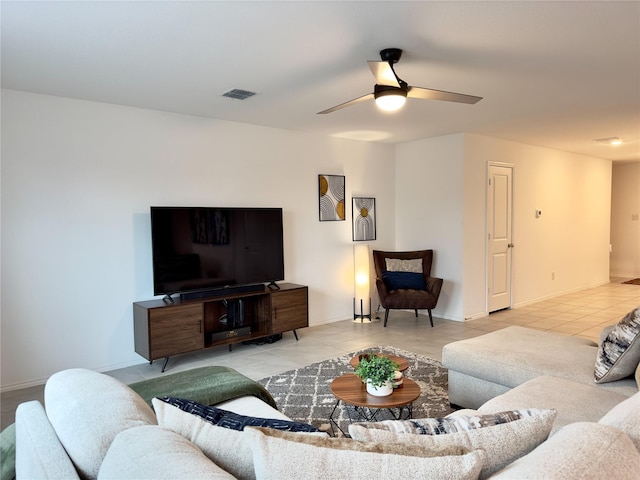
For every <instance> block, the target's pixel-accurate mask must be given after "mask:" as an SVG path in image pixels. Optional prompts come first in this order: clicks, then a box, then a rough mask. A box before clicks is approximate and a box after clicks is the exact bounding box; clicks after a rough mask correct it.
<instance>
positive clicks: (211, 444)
mask: <svg viewBox="0 0 640 480" xmlns="http://www.w3.org/2000/svg"><path fill="white" fill-rule="evenodd" d="M152 403H153V408H154V409H155V411H156V415H157V417H158V424H159V425H160V426H161V427H163V428H167V429H169V430H172V431H174V432H176V433H178V434H180V435H182V436H183V437H185V438H186V439H187V440H189V441H191V442H193V443H194V444H195V445H196V446H197V447H198V448H200V449H201V450H202V452H203V453H204V454H205V455H206V456H207V457H208V458H209V459H210V460H212V461H213V462H215V463H216V464H217V465H218V466H219V467H221V468H223V469H224V470H226V471H227V472H229V473H231V474H232V475H233V476H235V477H237V478H244V479H253V478H255V474H254V470H253V455H252V453H251V449H250V447H249V444H248V443H247V435H246V434H245V432H244V431H239V430H232V429H229V428H224V427H220V426H217V425H214V424H212V423H210V422H208V421H206V420H205V419H204V418H202V417H200V416H198V415H193V414H191V413H188V412H185V411H183V410H181V409H180V408H178V407H177V406H174V405H171V404H170V403H166V402H164V401H162V400H160V399H158V398H154V399H153V400H152ZM276 413H278V412H276ZM279 421H282V420H279ZM322 435H325V436H326V434H325V433H322Z"/></svg>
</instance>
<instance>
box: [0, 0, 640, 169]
mask: <svg viewBox="0 0 640 480" xmlns="http://www.w3.org/2000/svg"><path fill="white" fill-rule="evenodd" d="M0 14H1V21H2V51H1V54H2V87H3V88H9V89H15V90H24V91H29V92H37V93H43V94H49V95H59V96H64V97H72V98H79V99H86V100H95V101H99V102H107V103H113V104H119V105H129V106H134V107H141V108H150V109H156V110H163V111H168V112H178V113H185V114H191V115H199V116H203V117H211V118H217V119H223V120H230V121H236V122H243V123H249V124H255V125H263V126H269V127H276V128H284V129H291V130H299V131H303V132H311V133H316V134H323V135H335V136H340V137H345V138H354V139H361V140H370V141H380V142H389V143H399V142H406V141H411V140H416V139H421V138H428V137H434V136H439V135H445V134H451V133H459V132H469V133H477V134H481V135H488V136H492V137H496V138H503V139H507V140H512V141H516V142H522V143H528V144H533V145H541V146H546V147H550V148H554V149H559V150H564V151H569V152H576V153H580V154H585V155H590V156H595V157H600V158H607V159H611V160H640V2H638V1H623V2H615V1H603V2H593V1H588V2H587V1H566V2H550V1H536V2H517V1H472V2H458V1H441V2H438V1H430V2H426V1H425V2H416V1H412V2H402V1H389V2H380V1H354V2H344V1H341V2H337V1H319V2H306V1H296V2H292V1H289V2H273V1H257V2H245V1H232V2H218V1H209V2H207V1H200V2H180V1H171V2H128V1H119V2H116V1H113V2H91V1H84V2H67V1H63V2H58V1H48V2H24V1H23V2H11V1H4V0H3V1H2V3H1V12H0ZM387 47H398V48H402V49H403V50H404V54H403V57H402V60H401V61H400V63H399V64H397V65H396V71H397V73H398V75H399V76H400V77H401V78H402V79H404V80H406V81H407V82H408V83H409V85H414V86H421V87H428V88H435V89H440V90H448V91H453V92H460V93H466V94H470V95H477V96H481V97H484V99H483V100H481V101H480V102H479V103H477V104H476V105H466V104H458V103H449V102H440V101H431V100H417V99H409V100H408V102H407V105H406V106H405V108H404V109H403V110H402V111H400V112H397V113H395V114H383V113H381V112H380V111H378V110H377V109H376V107H375V105H374V102H373V101H368V102H364V103H360V104H358V105H356V106H352V107H350V108H347V109H343V110H339V111H336V112H334V113H331V114H328V115H317V114H316V112H319V111H321V110H324V109H326V108H328V107H331V106H333V105H336V104H338V103H342V102H344V101H346V100H350V99H352V98H354V97H358V96H360V95H364V94H366V93H369V92H371V91H373V84H374V81H373V77H372V75H371V72H370V70H369V68H368V66H367V64H366V61H367V60H379V55H378V52H379V50H381V49H383V48H387ZM232 88H241V89H247V90H252V91H255V92H258V95H256V96H254V97H251V98H249V99H247V100H233V99H229V98H225V97H222V96H220V95H221V94H222V93H223V92H225V91H227V90H230V89H232ZM613 136H619V137H621V138H622V140H623V141H624V144H623V145H621V146H618V147H611V146H609V145H602V144H599V143H597V142H595V141H594V139H596V138H602V137H613Z"/></svg>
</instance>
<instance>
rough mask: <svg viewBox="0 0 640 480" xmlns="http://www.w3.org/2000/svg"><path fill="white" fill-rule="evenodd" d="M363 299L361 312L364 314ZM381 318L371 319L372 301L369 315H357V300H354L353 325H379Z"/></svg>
mask: <svg viewBox="0 0 640 480" xmlns="http://www.w3.org/2000/svg"><path fill="white" fill-rule="evenodd" d="M363 311H364V309H363V306H362V299H360V312H363ZM379 321H380V319H379V318H371V299H369V313H368V314H364V313H359V314H358V313H356V299H355V298H354V299H353V323H377V322H379Z"/></svg>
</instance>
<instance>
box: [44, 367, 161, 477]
mask: <svg viewBox="0 0 640 480" xmlns="http://www.w3.org/2000/svg"><path fill="white" fill-rule="evenodd" d="M44 403H45V409H46V411H47V416H48V417H49V421H50V422H51V425H53V428H55V430H56V434H57V435H58V438H59V439H60V443H62V445H63V446H64V448H65V450H66V451H67V453H68V454H69V458H71V461H72V462H73V464H74V465H75V467H76V470H78V473H79V474H80V476H81V477H83V478H91V479H92V478H96V477H97V476H98V470H99V469H100V465H101V464H102V460H103V459H104V456H105V455H106V454H107V450H108V449H109V446H110V445H111V442H112V441H113V439H114V438H115V436H116V435H117V434H118V433H120V432H121V431H123V430H127V429H129V428H133V427H137V426H140V425H155V424H156V423H157V422H156V417H155V415H154V414H153V410H151V407H149V405H147V404H146V402H145V401H144V400H143V399H142V397H140V396H139V395H138V394H137V393H136V392H134V391H133V390H131V389H130V388H129V387H128V386H127V385H125V384H124V383H122V382H120V381H119V380H116V379H115V378H113V377H110V376H108V375H104V374H102V373H98V372H94V371H92V370H85V369H82V368H74V369H70V370H63V371H61V372H58V373H55V374H54V375H52V376H51V377H50V378H49V380H48V381H47V384H46V385H45V388H44Z"/></svg>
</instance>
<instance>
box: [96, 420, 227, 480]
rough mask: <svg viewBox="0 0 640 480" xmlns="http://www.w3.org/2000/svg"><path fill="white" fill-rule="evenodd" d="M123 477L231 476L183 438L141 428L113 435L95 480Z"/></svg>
mask: <svg viewBox="0 0 640 480" xmlns="http://www.w3.org/2000/svg"><path fill="white" fill-rule="evenodd" d="M123 478H136V479H144V478H148V479H154V480H155V479H161V478H170V479H172V480H181V479H184V480H193V479H198V480H208V479H211V480H228V479H233V478H234V477H233V476H232V475H231V474H229V473H227V472H225V471H224V470H222V469H221V468H220V467H218V466H217V465H216V464H215V463H213V462H212V461H211V460H209V459H208V458H207V457H205V456H204V454H203V453H202V452H201V451H200V449H199V448H198V447H196V446H195V445H194V444H193V443H191V442H189V441H188V440H187V439H186V438H183V437H182V436H180V435H178V434H177V433H175V432H172V431H170V430H165V429H164V428H161V427H158V426H156V425H145V426H142V427H134V428H130V429H129V430H125V431H124V432H120V433H119V434H118V435H116V438H114V440H113V443H111V447H109V451H108V452H107V455H106V456H105V457H104V461H103V462H102V465H101V467H100V472H99V474H98V479H99V480H122V479H123Z"/></svg>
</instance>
